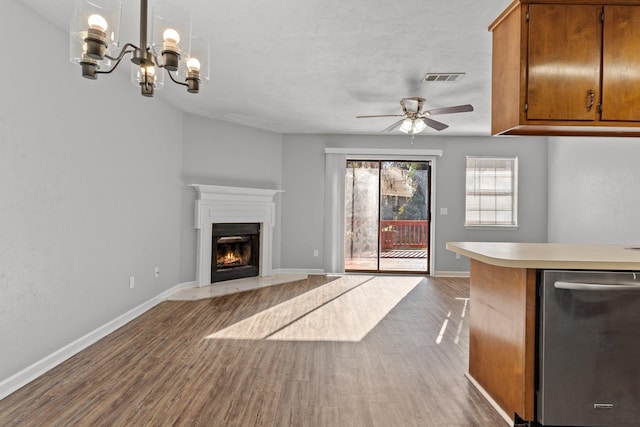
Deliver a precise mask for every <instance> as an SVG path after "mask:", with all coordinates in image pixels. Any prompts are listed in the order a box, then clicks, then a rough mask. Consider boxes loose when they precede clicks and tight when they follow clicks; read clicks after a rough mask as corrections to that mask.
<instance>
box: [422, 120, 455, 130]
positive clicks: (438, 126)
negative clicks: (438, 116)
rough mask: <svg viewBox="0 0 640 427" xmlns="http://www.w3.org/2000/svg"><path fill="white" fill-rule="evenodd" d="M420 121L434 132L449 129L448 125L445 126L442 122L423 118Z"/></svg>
mask: <svg viewBox="0 0 640 427" xmlns="http://www.w3.org/2000/svg"><path fill="white" fill-rule="evenodd" d="M422 121H423V122H424V123H425V124H426V125H427V126H429V127H430V128H434V129H435V130H443V129H446V128H448V127H449V125H445V124H444V123H442V122H439V121H437V120H433V119H430V118H429V117H423V118H422Z"/></svg>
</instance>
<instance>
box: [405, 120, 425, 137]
mask: <svg viewBox="0 0 640 427" xmlns="http://www.w3.org/2000/svg"><path fill="white" fill-rule="evenodd" d="M426 128H427V125H426V124H425V123H424V122H423V121H422V120H420V119H404V120H403V121H402V125H400V128H399V129H398V130H399V131H400V132H402V133H406V134H408V135H415V134H417V133H420V132H422V131H423V130H425V129H426Z"/></svg>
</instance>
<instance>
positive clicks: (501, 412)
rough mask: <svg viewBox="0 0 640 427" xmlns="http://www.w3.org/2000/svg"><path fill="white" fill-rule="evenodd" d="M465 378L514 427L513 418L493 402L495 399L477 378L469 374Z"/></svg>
mask: <svg viewBox="0 0 640 427" xmlns="http://www.w3.org/2000/svg"><path fill="white" fill-rule="evenodd" d="M464 376H465V377H467V379H468V380H469V382H470V383H471V384H472V385H473V386H474V387H475V388H476V390H478V391H479V392H480V394H481V395H482V396H483V397H484V398H485V399H487V401H488V402H489V403H490V404H491V406H493V409H495V410H496V411H497V412H498V414H500V416H501V417H502V418H503V419H504V420H505V422H506V423H507V424H508V425H509V426H512V425H513V422H514V421H513V419H511V417H510V416H509V414H507V413H506V412H505V411H504V409H502V408H501V407H500V405H498V403H497V402H496V401H495V400H493V398H492V397H491V395H489V393H487V391H486V390H485V389H484V387H482V386H481V385H480V384H479V383H478V382H477V381H476V380H475V378H473V377H472V376H471V375H469V373H468V372H467V373H465V374H464Z"/></svg>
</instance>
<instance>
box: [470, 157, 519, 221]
mask: <svg viewBox="0 0 640 427" xmlns="http://www.w3.org/2000/svg"><path fill="white" fill-rule="evenodd" d="M466 169H467V178H466V197H465V199H466V200H465V220H464V225H465V226H497V227H516V226H517V225H518V197H517V195H518V158H517V157H511V158H507V157H472V156H467V168H466Z"/></svg>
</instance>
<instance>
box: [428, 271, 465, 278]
mask: <svg viewBox="0 0 640 427" xmlns="http://www.w3.org/2000/svg"><path fill="white" fill-rule="evenodd" d="M432 276H435V277H470V273H469V272H468V271H436V272H435V273H434V274H432Z"/></svg>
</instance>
